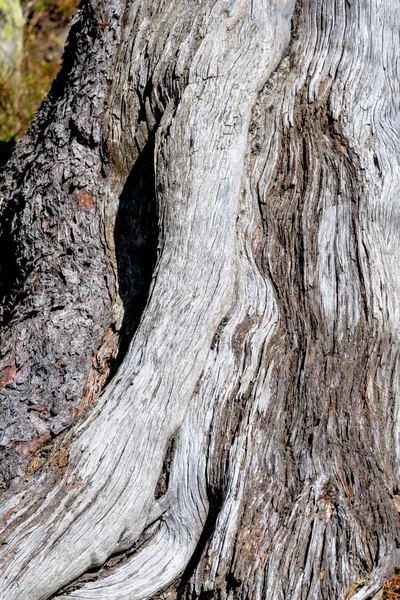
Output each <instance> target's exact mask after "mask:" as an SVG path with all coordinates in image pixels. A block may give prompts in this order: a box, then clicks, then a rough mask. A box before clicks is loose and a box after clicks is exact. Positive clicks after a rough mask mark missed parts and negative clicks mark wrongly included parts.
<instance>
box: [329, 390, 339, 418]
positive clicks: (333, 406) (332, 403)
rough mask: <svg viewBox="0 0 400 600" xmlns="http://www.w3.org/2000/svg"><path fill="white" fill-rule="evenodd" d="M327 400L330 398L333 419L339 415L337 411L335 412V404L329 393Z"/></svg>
mask: <svg viewBox="0 0 400 600" xmlns="http://www.w3.org/2000/svg"><path fill="white" fill-rule="evenodd" d="M329 398H330V400H331V406H332V412H333V414H334V416H335V417H338V416H339V413H338V411H337V410H336V406H335V402H334V400H333V396H332V394H331V392H329Z"/></svg>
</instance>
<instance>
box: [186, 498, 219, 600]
mask: <svg viewBox="0 0 400 600" xmlns="http://www.w3.org/2000/svg"><path fill="white" fill-rule="evenodd" d="M208 497H209V507H210V508H209V512H208V515H207V518H206V521H205V523H204V527H203V531H202V533H201V536H200V539H199V541H198V544H197V546H196V549H195V551H194V552H193V554H192V556H191V558H190V560H189V562H188V564H187V567H186V569H185V571H184V573H183V575H182V577H181V580H180V582H179V584H178V586H177V587H178V589H177V595H176V600H184V599H185V598H186V597H187V595H186V592H187V589H188V584H189V582H190V579H191V578H192V576H193V574H194V572H195V570H196V569H198V567H199V565H200V561H201V558H202V556H203V553H204V551H205V550H206V547H207V544H208V542H209V540H211V538H212V536H213V534H214V532H215V529H216V523H217V519H218V516H219V514H220V512H221V509H222V505H223V501H224V494H223V490H222V489H215V488H214V489H213V490H212V491H211V490H209V492H208ZM210 594H211V596H210ZM198 597H199V598H202V599H203V600H205V599H206V598H214V597H215V596H214V592H210V591H206V590H202V591H201V592H200V595H199V596H198Z"/></svg>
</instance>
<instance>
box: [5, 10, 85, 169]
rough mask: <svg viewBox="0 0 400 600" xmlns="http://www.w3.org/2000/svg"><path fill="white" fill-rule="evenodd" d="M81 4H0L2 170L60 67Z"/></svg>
mask: <svg viewBox="0 0 400 600" xmlns="http://www.w3.org/2000/svg"><path fill="white" fill-rule="evenodd" d="M78 4H79V0H40V1H37V0H36V1H35V0H21V2H20V1H19V0H0V166H1V165H3V164H4V163H5V162H6V160H7V158H8V156H9V153H10V150H11V149H12V146H13V145H14V143H15V141H16V140H18V139H20V138H21V137H22V136H23V134H24V133H25V131H26V130H27V128H28V125H29V123H30V121H31V120H32V118H33V116H34V114H35V112H36V111H37V109H38V108H39V106H40V104H41V102H42V100H43V98H44V97H45V95H46V94H47V92H48V91H49V89H50V86H51V83H52V81H53V79H54V77H55V76H56V74H57V72H58V71H59V69H60V67H61V62H62V54H63V48H64V44H65V41H66V39H67V35H68V30H69V25H70V21H71V18H72V16H73V15H74V13H75V12H76V9H77V6H78Z"/></svg>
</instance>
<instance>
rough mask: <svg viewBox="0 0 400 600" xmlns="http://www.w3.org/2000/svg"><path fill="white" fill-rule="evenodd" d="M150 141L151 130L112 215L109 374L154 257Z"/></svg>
mask: <svg viewBox="0 0 400 600" xmlns="http://www.w3.org/2000/svg"><path fill="white" fill-rule="evenodd" d="M154 141H155V133H152V134H151V135H150V137H149V139H148V141H147V143H146V145H145V147H144V148H143V150H142V152H141V154H140V156H139V158H138V159H137V161H136V163H135V165H134V167H133V169H132V171H131V173H130V175H129V177H128V179H127V181H126V184H125V186H124V189H123V191H122V194H121V197H120V202H119V208H118V213H117V217H116V223H115V231H114V241H115V253H116V261H117V267H118V286H119V295H120V297H121V300H122V303H123V307H124V317H123V322H122V326H121V330H120V342H119V349H118V354H117V356H116V358H115V360H114V364H113V365H112V366H111V373H110V377H112V376H114V375H115V373H116V371H117V369H118V367H119V366H120V364H121V362H122V361H123V359H124V357H125V355H126V352H127V350H128V347H129V344H130V342H131V339H132V337H133V335H134V333H135V331H136V329H137V326H138V324H139V321H140V317H141V315H142V313H143V310H144V308H145V305H146V301H147V298H148V294H149V290H150V285H151V281H152V274H153V271H154V267H155V263H156V258H157V243H158V222H157V204H156V193H155V173H154Z"/></svg>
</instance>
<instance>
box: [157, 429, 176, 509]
mask: <svg viewBox="0 0 400 600" xmlns="http://www.w3.org/2000/svg"><path fill="white" fill-rule="evenodd" d="M175 450H176V436H172V437H171V438H170V440H169V441H168V444H167V449H166V451H165V455H164V461H163V466H162V469H161V473H160V477H159V479H158V481H157V485H156V488H155V491H154V498H155V499H156V500H159V499H160V498H161V497H162V496H164V495H165V494H166V493H167V491H168V486H169V479H170V473H171V465H172V461H173V459H174V456H175Z"/></svg>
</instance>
